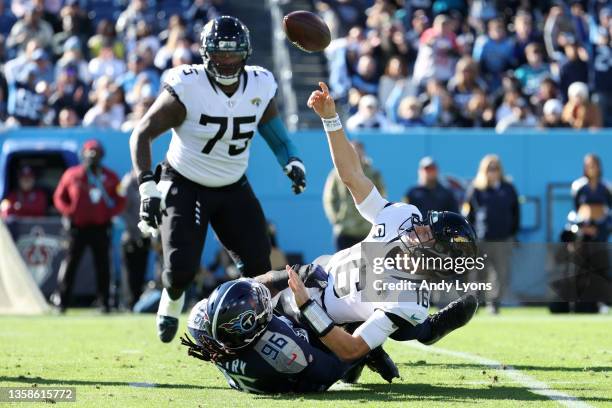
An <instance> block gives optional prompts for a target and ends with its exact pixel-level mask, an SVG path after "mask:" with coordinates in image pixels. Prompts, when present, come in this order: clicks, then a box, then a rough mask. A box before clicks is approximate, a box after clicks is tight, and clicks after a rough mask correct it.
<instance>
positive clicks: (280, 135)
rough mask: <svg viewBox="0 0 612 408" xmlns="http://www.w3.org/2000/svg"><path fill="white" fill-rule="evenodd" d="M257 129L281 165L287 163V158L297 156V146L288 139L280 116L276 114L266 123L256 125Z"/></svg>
mask: <svg viewBox="0 0 612 408" xmlns="http://www.w3.org/2000/svg"><path fill="white" fill-rule="evenodd" d="M257 130H258V131H259V133H260V134H261V136H262V137H263V138H264V140H265V141H266V143H267V144H268V146H270V149H271V150H272V151H273V152H274V155H275V156H276V160H277V161H278V164H280V165H281V167H284V166H285V165H286V164H287V162H288V161H289V158H291V157H297V156H298V151H297V148H296V147H295V145H294V144H293V142H292V141H291V139H289V135H288V134H287V129H286V128H285V125H284V124H283V121H282V120H281V119H280V117H278V116H276V117H274V118H272V119H271V120H269V121H267V122H266V123H264V124H260V125H258V126H257Z"/></svg>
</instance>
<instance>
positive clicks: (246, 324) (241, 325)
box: [219, 310, 257, 333]
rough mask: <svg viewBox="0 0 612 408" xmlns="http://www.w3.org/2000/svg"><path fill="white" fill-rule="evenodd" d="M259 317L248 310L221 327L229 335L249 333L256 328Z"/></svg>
mask: <svg viewBox="0 0 612 408" xmlns="http://www.w3.org/2000/svg"><path fill="white" fill-rule="evenodd" d="M256 320H257V316H256V315H255V312H254V311H252V310H247V311H245V312H242V313H240V314H239V315H238V316H236V317H234V318H233V319H232V320H230V321H229V322H227V323H223V324H222V325H220V326H219V327H220V328H222V329H224V330H225V331H227V332H228V333H248V332H250V331H251V330H253V328H254V327H255V323H256Z"/></svg>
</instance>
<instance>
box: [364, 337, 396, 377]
mask: <svg viewBox="0 0 612 408" xmlns="http://www.w3.org/2000/svg"><path fill="white" fill-rule="evenodd" d="M365 363H366V365H367V366H368V368H369V369H370V370H372V371H374V372H375V373H378V375H380V376H381V377H382V378H383V379H384V380H385V381H387V382H389V383H390V382H392V381H393V379H394V378H400V375H399V370H398V369H397V366H396V365H395V363H394V362H393V360H391V357H389V355H388V354H387V352H386V351H385V350H383V348H382V346H378V347H376V348H375V349H374V350H372V351H370V353H368V355H367V356H366V358H365Z"/></svg>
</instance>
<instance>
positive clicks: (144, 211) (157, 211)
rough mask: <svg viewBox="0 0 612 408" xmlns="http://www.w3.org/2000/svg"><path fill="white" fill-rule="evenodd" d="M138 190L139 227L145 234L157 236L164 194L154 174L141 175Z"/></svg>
mask: <svg viewBox="0 0 612 408" xmlns="http://www.w3.org/2000/svg"><path fill="white" fill-rule="evenodd" d="M138 179H139V180H141V183H140V186H139V187H138V191H139V192H140V214H139V215H140V222H139V223H138V228H139V229H140V231H141V232H142V234H143V235H145V236H149V235H152V236H154V237H156V236H157V233H158V232H157V228H158V227H159V225H160V224H161V216H162V196H161V193H160V192H159V190H158V189H157V184H155V181H153V174H152V173H150V172H148V173H147V174H143V175H141V176H140V177H139V178H138Z"/></svg>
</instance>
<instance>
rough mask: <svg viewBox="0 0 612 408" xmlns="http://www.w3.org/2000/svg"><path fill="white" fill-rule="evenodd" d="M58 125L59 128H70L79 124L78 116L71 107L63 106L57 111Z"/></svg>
mask: <svg viewBox="0 0 612 408" xmlns="http://www.w3.org/2000/svg"><path fill="white" fill-rule="evenodd" d="M58 117H59V126H60V127H61V128H71V127H76V126H79V117H78V116H77V113H76V112H75V111H74V109H72V108H64V109H62V110H61V111H60V112H59V115H58Z"/></svg>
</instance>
